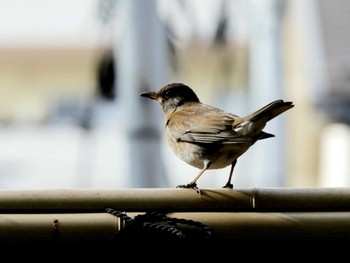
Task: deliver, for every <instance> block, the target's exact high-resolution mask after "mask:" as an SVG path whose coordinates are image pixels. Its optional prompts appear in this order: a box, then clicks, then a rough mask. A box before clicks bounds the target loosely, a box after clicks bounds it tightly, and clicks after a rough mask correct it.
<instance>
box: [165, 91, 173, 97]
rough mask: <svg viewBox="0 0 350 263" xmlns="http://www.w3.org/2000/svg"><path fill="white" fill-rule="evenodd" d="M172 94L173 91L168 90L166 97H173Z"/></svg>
mask: <svg viewBox="0 0 350 263" xmlns="http://www.w3.org/2000/svg"><path fill="white" fill-rule="evenodd" d="M171 94H172V92H171V91H170V90H167V91H166V92H165V94H164V96H165V97H166V98H170V97H171Z"/></svg>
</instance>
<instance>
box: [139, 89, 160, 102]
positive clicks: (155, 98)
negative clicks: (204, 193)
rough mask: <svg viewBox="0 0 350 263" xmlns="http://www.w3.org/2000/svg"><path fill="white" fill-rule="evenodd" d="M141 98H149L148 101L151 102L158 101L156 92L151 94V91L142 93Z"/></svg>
mask: <svg viewBox="0 0 350 263" xmlns="http://www.w3.org/2000/svg"><path fill="white" fill-rule="evenodd" d="M140 96H141V97H146V98H149V99H152V100H157V99H158V95H157V93H156V92H153V91H147V92H142V93H141V94H140Z"/></svg>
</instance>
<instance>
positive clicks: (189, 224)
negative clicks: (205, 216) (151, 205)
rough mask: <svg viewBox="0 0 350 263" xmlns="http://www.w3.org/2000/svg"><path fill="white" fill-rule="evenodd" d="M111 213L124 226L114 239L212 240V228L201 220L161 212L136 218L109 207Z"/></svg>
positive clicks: (114, 235) (108, 211)
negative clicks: (174, 216)
mask: <svg viewBox="0 0 350 263" xmlns="http://www.w3.org/2000/svg"><path fill="white" fill-rule="evenodd" d="M106 212H107V213H110V214H112V215H114V216H116V217H118V218H120V219H121V220H122V223H123V224H124V227H123V228H122V229H120V230H118V231H117V232H116V233H114V234H113V236H112V241H133V242H134V241H137V242H140V241H141V242H143V241H147V240H153V241H154V240H159V241H165V240H172V241H175V240H182V241H186V240H198V241H201V240H210V238H211V236H212V231H211V228H210V227H209V226H207V225H204V224H202V223H200V222H196V221H193V220H189V219H182V218H173V217H169V216H167V215H166V214H165V213H161V212H154V211H151V212H146V213H145V214H140V215H137V216H135V218H134V219H132V218H130V217H129V216H127V215H126V213H124V212H121V211H118V210H115V209H113V208H107V209H106Z"/></svg>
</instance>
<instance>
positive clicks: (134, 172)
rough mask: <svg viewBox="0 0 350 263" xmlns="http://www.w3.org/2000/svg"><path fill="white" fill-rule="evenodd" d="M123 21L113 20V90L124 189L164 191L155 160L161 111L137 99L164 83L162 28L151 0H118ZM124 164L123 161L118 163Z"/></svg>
mask: <svg viewBox="0 0 350 263" xmlns="http://www.w3.org/2000/svg"><path fill="white" fill-rule="evenodd" d="M119 4H120V6H118V7H117V8H123V12H124V19H117V20H116V23H119V24H117V27H119V28H121V29H120V30H119V33H120V34H117V30H116V38H117V39H116V41H115V43H116V46H115V52H116V58H117V65H118V66H117V71H118V72H117V76H118V78H117V87H118V94H119V95H118V98H117V101H116V103H119V106H120V107H119V108H120V111H121V113H120V116H121V121H120V122H118V124H119V125H120V129H122V130H124V136H125V137H124V139H125V141H126V145H127V148H126V149H120V151H122V152H123V154H122V155H123V156H124V158H125V161H126V162H128V167H129V168H128V171H123V172H122V173H123V174H124V176H127V177H128V180H129V183H128V187H162V186H163V187H164V186H166V178H165V172H164V167H163V163H162V159H161V158H160V156H161V132H162V130H161V128H162V126H161V125H159V123H162V116H161V112H160V110H159V109H158V108H156V106H157V105H153V104H151V103H145V100H142V98H141V97H140V96H139V94H140V93H141V92H142V91H145V90H157V89H159V88H160V87H161V86H163V85H164V84H165V81H166V79H167V45H166V36H165V29H164V27H163V24H162V23H161V22H160V20H159V17H158V14H157V6H156V1H155V0H149V1H137V0H123V1H120V3H119ZM123 161H124V160H123Z"/></svg>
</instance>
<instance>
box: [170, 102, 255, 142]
mask: <svg viewBox="0 0 350 263" xmlns="http://www.w3.org/2000/svg"><path fill="white" fill-rule="evenodd" d="M203 107H204V109H203ZM238 119H240V117H238V116H236V115H233V114H230V113H227V112H224V111H221V110H219V109H217V108H214V107H211V106H208V105H205V104H202V107H196V106H193V107H186V110H178V111H176V112H175V113H173V114H172V115H170V116H169V118H168V120H167V122H166V125H167V126H168V128H169V129H171V132H172V138H173V139H174V140H177V141H183V142H192V143H223V144H229V143H247V142H252V141H253V140H252V138H247V137H243V136H241V135H240V134H239V133H237V132H236V131H235V130H234V129H233V127H232V123H234V122H235V120H238Z"/></svg>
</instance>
